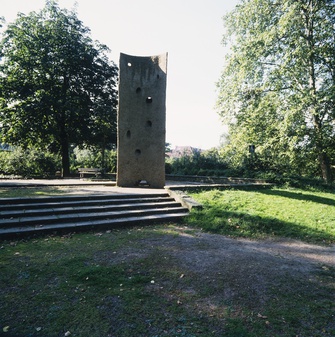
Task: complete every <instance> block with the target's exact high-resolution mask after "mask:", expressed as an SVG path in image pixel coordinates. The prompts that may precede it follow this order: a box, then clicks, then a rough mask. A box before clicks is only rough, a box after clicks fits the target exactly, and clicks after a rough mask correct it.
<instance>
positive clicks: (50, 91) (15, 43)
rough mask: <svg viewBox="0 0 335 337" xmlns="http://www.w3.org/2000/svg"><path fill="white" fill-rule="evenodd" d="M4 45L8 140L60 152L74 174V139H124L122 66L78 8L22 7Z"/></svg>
mask: <svg viewBox="0 0 335 337" xmlns="http://www.w3.org/2000/svg"><path fill="white" fill-rule="evenodd" d="M0 50H1V54H0V56H1V57H2V63H1V64H0V97H2V100H1V101H0V123H1V125H2V130H1V136H2V141H3V142H7V143H10V144H14V145H21V146H23V147H29V146H31V145H34V146H39V147H40V148H41V149H43V148H44V149H45V148H48V149H49V150H51V151H53V152H60V153H61V157H62V168H63V175H64V176H67V175H68V174H69V171H70V169H69V145H70V144H85V143H86V144H89V145H92V144H93V145H99V143H100V145H101V146H102V147H103V146H104V145H103V144H104V143H105V142H107V141H113V140H114V139H115V138H116V137H115V134H116V126H115V123H116V112H115V111H116V105H117V91H116V88H115V86H116V78H117V67H116V66H115V65H114V64H113V63H112V62H110V61H109V60H108V57H107V54H106V53H107V52H108V48H107V47H106V46H105V45H102V44H100V43H99V42H94V41H93V40H92V39H91V37H90V31H89V29H88V28H87V27H85V26H84V25H83V23H82V22H81V21H80V20H79V19H78V18H77V15H76V13H75V12H72V11H71V12H70V11H67V10H65V9H60V8H59V6H58V4H57V2H56V1H47V2H46V5H45V7H44V9H42V10H41V11H40V12H38V13H37V12H32V13H30V14H29V15H23V14H19V15H18V18H17V19H16V21H15V22H14V23H12V24H9V25H8V27H7V29H6V31H5V32H4V36H3V39H2V41H1V49H0ZM106 135H110V137H109V136H108V137H106ZM113 135H114V137H113ZM107 138H109V139H107Z"/></svg>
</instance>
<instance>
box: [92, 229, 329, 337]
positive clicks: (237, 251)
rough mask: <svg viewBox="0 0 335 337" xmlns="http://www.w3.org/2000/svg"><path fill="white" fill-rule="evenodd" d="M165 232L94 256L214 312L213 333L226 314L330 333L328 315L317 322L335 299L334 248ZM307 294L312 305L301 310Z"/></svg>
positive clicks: (194, 308)
mask: <svg viewBox="0 0 335 337" xmlns="http://www.w3.org/2000/svg"><path fill="white" fill-rule="evenodd" d="M173 232H174V233H173ZM169 234H170V235H161V236H159V235H157V236H149V237H147V238H141V239H140V240H138V241H134V242H132V244H131V245H127V246H125V247H124V248H121V249H120V250H118V251H117V252H109V253H108V252H98V253H97V254H96V255H95V261H96V262H99V263H107V264H114V263H120V261H122V262H123V263H124V264H125V266H128V267H127V268H129V270H131V271H132V272H133V273H136V272H137V273H143V272H144V271H145V273H147V275H150V276H152V278H153V284H151V285H149V286H148V287H149V288H150V289H151V292H156V293H157V296H160V297H161V298H164V299H167V300H168V301H170V302H174V303H178V304H180V305H181V306H185V307H187V310H188V311H190V312H194V314H195V315H197V316H199V317H214V318H215V319H213V320H211V323H210V324H211V331H212V335H213V336H219V335H220V333H221V334H222V333H223V331H224V330H223V328H222V327H223V326H225V327H227V317H229V318H230V319H232V317H238V318H239V319H241V320H242V321H243V322H244V323H243V324H245V325H248V324H250V326H253V325H254V324H255V321H259V324H266V325H267V326H268V328H269V335H271V333H273V332H274V331H275V333H276V335H277V336H289V335H291V334H292V333H294V335H295V336H300V335H299V331H300V329H303V330H302V331H304V333H306V331H311V334H310V336H314V334H313V332H312V330H313V329H314V330H315V333H316V334H315V335H317V333H320V331H323V333H322V332H321V334H320V336H330V335H331V333H330V332H329V331H334V329H335V323H334V322H335V320H334V316H333V315H332V316H329V317H328V319H326V321H327V322H328V323H327V324H328V326H325V324H324V323H321V324H323V326H322V327H319V328H316V325H317V324H318V323H317V321H318V320H319V318H318V317H317V316H318V314H317V310H319V309H320V308H322V306H323V305H325V306H327V307H329V306H332V304H331V303H335V272H334V271H335V246H319V245H313V244H307V243H303V242H300V241H295V240H287V239H285V240H276V241H274V240H262V241H253V240H246V239H232V238H228V237H224V236H221V235H213V234H206V233H202V232H196V231H190V230H189V229H187V228H186V227H174V229H173V231H172V232H171V233H169ZM148 291H149V290H148ZM306 298H309V300H310V301H311V302H313V299H315V303H316V302H317V303H318V305H317V306H316V307H315V308H312V307H310V306H309V305H307V308H306V301H305V300H306ZM274 308H275V309H274ZM328 313H329V311H328ZM296 325H297V326H296ZM275 326H276V327H275ZM278 326H280V328H278ZM274 327H275V328H274ZM250 329H251V328H250ZM272 329H274V330H272ZM281 329H284V330H285V329H286V332H283V333H280V332H279V331H281ZM232 331H235V330H232ZM271 331H272V332H271ZM317 331H318V332H317ZM226 333H227V335H229V331H228V330H227V331H226ZM242 335H243V334H241V336H242ZM247 335H248V334H246V335H245V336H247ZM222 336H223V334H222ZM243 336H244V335H243ZM248 336H249V335H248ZM250 336H251V335H250Z"/></svg>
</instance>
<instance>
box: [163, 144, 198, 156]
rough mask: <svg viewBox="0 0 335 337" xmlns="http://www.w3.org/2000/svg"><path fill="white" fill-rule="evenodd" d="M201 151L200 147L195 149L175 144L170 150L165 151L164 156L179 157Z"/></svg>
mask: <svg viewBox="0 0 335 337" xmlns="http://www.w3.org/2000/svg"><path fill="white" fill-rule="evenodd" d="M201 152H202V150H201V149H197V148H195V147H192V146H176V147H175V148H174V149H172V150H171V151H170V152H167V153H166V157H168V158H172V159H176V158H181V157H183V156H192V155H194V154H200V153H201Z"/></svg>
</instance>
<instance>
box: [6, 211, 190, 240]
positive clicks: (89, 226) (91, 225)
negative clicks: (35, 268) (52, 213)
mask: <svg viewBox="0 0 335 337" xmlns="http://www.w3.org/2000/svg"><path fill="white" fill-rule="evenodd" d="M187 214H188V213H187V212H186V211H184V212H180V213H165V214H164V213H163V214H151V215H150V214H148V215H142V216H128V217H124V218H117V219H99V220H90V221H79V222H71V223H66V224H64V223H58V224H49V225H39V226H38V225H37V226H23V227H10V228H2V229H0V237H1V238H6V237H13V236H16V237H18V236H24V235H32V234H44V233H63V232H74V231H83V230H93V229H97V230H102V229H104V230H110V229H113V228H119V227H120V226H127V225H134V224H136V225H149V224H152V223H161V222H165V223H167V222H176V221H179V220H180V219H182V218H184V217H185V216H187Z"/></svg>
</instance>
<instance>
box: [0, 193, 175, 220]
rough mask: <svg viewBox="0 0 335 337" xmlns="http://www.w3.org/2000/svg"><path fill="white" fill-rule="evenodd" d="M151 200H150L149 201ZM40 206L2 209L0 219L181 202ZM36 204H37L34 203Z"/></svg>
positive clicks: (144, 207)
mask: <svg viewBox="0 0 335 337" xmlns="http://www.w3.org/2000/svg"><path fill="white" fill-rule="evenodd" d="M148 201H149V202H148ZM39 205H40V206H39V207H38V208H35V207H32V208H30V207H29V208H28V207H27V205H25V206H24V207H22V208H15V209H10V210H5V211H3V210H2V211H0V221H1V219H7V218H16V217H22V216H24V217H29V216H36V215H50V214H71V213H86V212H92V211H95V212H107V211H119V210H126V209H129V210H131V209H146V208H162V207H177V206H180V203H178V202H176V201H174V199H173V198H166V199H162V200H156V199H155V200H153V201H151V200H150V199H149V200H148V199H143V200H139V199H137V200H135V201H132V200H130V199H125V202H124V203H112V204H111V202H108V203H107V202H105V203H103V204H101V203H98V204H97V205H95V204H87V203H80V204H78V206H75V205H74V204H69V203H58V204H53V205H50V204H48V205H43V204H39ZM34 206H35V205H34Z"/></svg>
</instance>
